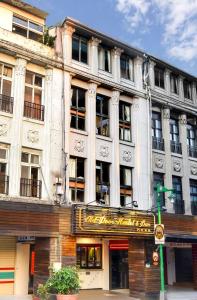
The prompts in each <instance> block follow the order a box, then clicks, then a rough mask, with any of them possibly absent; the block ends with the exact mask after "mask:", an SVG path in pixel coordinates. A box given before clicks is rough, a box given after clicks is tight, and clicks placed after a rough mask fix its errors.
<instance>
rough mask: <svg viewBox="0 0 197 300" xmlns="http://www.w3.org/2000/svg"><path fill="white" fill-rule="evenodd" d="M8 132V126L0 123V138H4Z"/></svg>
mask: <svg viewBox="0 0 197 300" xmlns="http://www.w3.org/2000/svg"><path fill="white" fill-rule="evenodd" d="M7 132H8V124H7V123H0V136H6V135H7Z"/></svg>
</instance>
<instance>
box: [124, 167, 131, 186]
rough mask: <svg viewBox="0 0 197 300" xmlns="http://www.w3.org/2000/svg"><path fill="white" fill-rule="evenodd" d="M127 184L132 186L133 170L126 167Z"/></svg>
mask: <svg viewBox="0 0 197 300" xmlns="http://www.w3.org/2000/svg"><path fill="white" fill-rule="evenodd" d="M125 185H129V186H131V170H130V169H125Z"/></svg>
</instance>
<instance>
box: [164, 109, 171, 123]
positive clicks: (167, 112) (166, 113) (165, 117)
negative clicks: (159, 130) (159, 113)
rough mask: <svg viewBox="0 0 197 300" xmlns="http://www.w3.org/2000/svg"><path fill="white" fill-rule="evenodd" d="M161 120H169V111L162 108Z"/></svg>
mask: <svg viewBox="0 0 197 300" xmlns="http://www.w3.org/2000/svg"><path fill="white" fill-rule="evenodd" d="M163 118H164V119H168V120H169V119H170V109H169V108H164V110H163Z"/></svg>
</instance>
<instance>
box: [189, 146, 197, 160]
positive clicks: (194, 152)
mask: <svg viewBox="0 0 197 300" xmlns="http://www.w3.org/2000/svg"><path fill="white" fill-rule="evenodd" d="M188 155H189V156H190V157H195V158H197V147H192V146H188Z"/></svg>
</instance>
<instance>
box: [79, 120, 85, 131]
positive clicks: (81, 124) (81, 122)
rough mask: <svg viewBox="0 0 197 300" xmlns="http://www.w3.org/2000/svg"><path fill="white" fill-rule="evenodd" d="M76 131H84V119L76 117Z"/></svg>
mask: <svg viewBox="0 0 197 300" xmlns="http://www.w3.org/2000/svg"><path fill="white" fill-rule="evenodd" d="M78 129H80V130H85V119H84V118H79V117H78Z"/></svg>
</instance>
